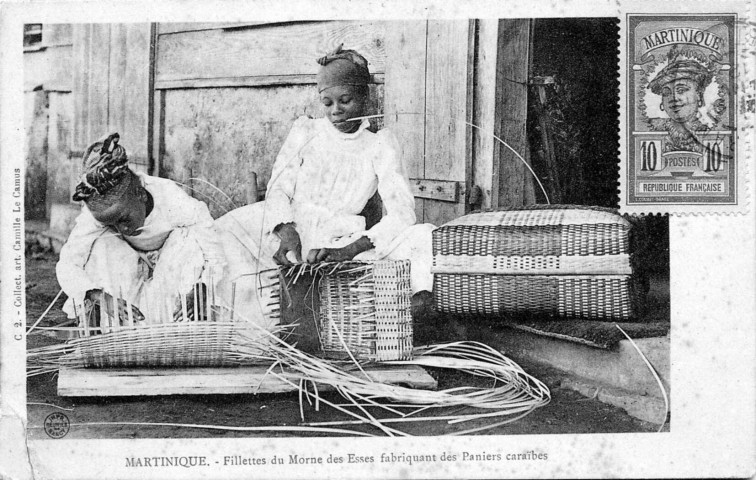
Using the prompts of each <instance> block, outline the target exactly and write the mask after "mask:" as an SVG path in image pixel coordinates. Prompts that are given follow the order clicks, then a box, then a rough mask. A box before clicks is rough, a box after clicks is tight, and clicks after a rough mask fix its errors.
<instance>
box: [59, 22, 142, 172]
mask: <svg viewBox="0 0 756 480" xmlns="http://www.w3.org/2000/svg"><path fill="white" fill-rule="evenodd" d="M73 39H74V44H73V62H74V69H73V83H74V90H73V94H74V137H73V138H74V142H73V147H74V150H77V151H83V150H85V149H86V148H87V146H89V144H91V143H92V142H94V141H96V140H97V139H99V138H101V137H103V136H104V135H106V134H108V133H112V132H118V133H119V134H120V135H121V143H122V144H123V145H124V147H125V148H126V151H127V152H128V155H129V160H130V162H131V163H132V164H133V165H147V164H148V156H147V150H148V149H147V142H148V138H147V137H148V135H147V129H148V116H149V109H148V106H149V103H148V99H149V90H150V85H149V71H150V24H148V23H141V24H79V25H74V26H73Z"/></svg>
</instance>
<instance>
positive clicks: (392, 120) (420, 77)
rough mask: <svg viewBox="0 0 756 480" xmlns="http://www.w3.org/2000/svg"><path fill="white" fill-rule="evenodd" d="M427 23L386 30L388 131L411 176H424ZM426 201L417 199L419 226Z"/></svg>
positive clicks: (400, 24)
mask: <svg viewBox="0 0 756 480" xmlns="http://www.w3.org/2000/svg"><path fill="white" fill-rule="evenodd" d="M427 34H428V22H427V21H424V20H423V21H405V22H392V23H391V24H390V25H389V26H387V28H386V58H388V59H389V61H388V62H387V63H386V84H385V87H386V97H385V114H386V117H385V121H386V127H388V128H390V129H391V130H392V131H393V133H394V135H396V137H397V140H398V141H399V144H400V145H401V146H402V158H403V160H404V166H405V168H406V170H407V173H408V176H409V177H412V178H423V177H424V175H425V61H426V49H425V44H426V37H427ZM424 205H425V202H424V200H423V199H417V198H416V199H415V213H416V215H417V220H418V222H422V221H423V210H424Z"/></svg>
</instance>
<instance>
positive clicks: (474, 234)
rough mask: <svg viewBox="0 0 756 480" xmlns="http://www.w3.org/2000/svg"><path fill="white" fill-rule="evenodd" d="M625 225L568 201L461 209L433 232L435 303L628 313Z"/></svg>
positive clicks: (495, 309)
mask: <svg viewBox="0 0 756 480" xmlns="http://www.w3.org/2000/svg"><path fill="white" fill-rule="evenodd" d="M629 232H630V224H629V223H628V222H627V220H625V219H624V218H622V217H621V216H619V215H617V214H616V213H614V212H613V211H611V210H608V209H601V208H590V207H578V206H568V205H559V206H553V205H551V206H533V207H529V208H526V209H516V210H515V209H512V210H504V211H498V212H485V213H476V214H471V215H466V216H463V217H460V218H458V219H456V220H454V221H452V222H450V223H447V224H445V225H443V226H442V227H440V228H438V229H436V230H435V231H434V232H433V273H434V287H433V292H434V297H435V300H436V303H437V305H438V309H439V310H440V311H443V312H451V313H461V314H500V313H534V314H548V315H552V316H561V317H581V318H591V319H607V320H625V319H628V318H630V317H632V316H633V315H634V308H635V307H634V305H635V304H636V302H637V301H638V299H637V298H636V295H637V294H636V291H635V290H636V289H635V288H633V284H634V282H633V278H632V268H631V265H630V253H629Z"/></svg>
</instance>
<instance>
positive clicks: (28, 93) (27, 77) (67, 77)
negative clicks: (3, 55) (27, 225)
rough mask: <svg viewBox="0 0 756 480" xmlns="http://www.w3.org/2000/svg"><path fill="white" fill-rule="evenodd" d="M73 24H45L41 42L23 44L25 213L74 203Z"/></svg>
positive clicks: (39, 214) (40, 214) (46, 213)
mask: <svg viewBox="0 0 756 480" xmlns="http://www.w3.org/2000/svg"><path fill="white" fill-rule="evenodd" d="M71 32H72V27H71V26H70V25H53V24H49V25H48V24H45V25H43V27H42V42H41V43H39V44H36V45H33V46H29V47H26V48H25V49H24V72H23V74H24V97H25V103H26V109H25V115H24V127H25V131H26V147H27V149H26V152H27V153H26V199H25V200H26V209H25V212H26V217H27V218H28V219H38V220H43V219H49V218H50V212H51V210H52V208H53V205H55V204H68V203H70V193H69V191H70V184H71V183H72V168H71V167H72V162H71V159H70V152H71V133H72V121H73V109H72V93H71V92H72V78H73V75H72V74H73V69H72V68H71V55H72V51H73V44H72V36H71Z"/></svg>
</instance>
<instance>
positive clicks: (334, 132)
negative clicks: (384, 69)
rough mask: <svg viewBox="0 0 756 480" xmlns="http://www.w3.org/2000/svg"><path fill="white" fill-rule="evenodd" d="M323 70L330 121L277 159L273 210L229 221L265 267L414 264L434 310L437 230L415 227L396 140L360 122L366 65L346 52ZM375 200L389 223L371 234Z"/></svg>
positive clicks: (297, 135)
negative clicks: (368, 216)
mask: <svg viewBox="0 0 756 480" xmlns="http://www.w3.org/2000/svg"><path fill="white" fill-rule="evenodd" d="M318 63H319V64H320V65H321V67H320V70H319V73H318V76H317V85H318V91H319V93H320V100H321V103H322V104H323V108H324V111H325V117H323V118H317V119H311V118H308V117H300V118H299V119H297V120H296V121H295V122H294V125H293V127H292V129H291V131H290V133H289V135H288V137H287V138H286V141H285V142H284V144H283V147H282V148H281V150H280V153H279V154H278V156H277V158H276V161H275V164H274V166H273V172H272V174H271V179H270V182H269V183H268V188H267V193H266V200H265V202H261V203H257V204H253V205H250V206H247V207H242V208H240V209H237V210H235V211H233V212H231V213H230V214H227V215H226V216H225V217H224V218H223V219H222V220H223V221H224V222H227V226H228V228H229V229H234V230H236V231H237V234H238V235H240V236H242V235H243V236H244V237H245V238H246V242H247V243H248V244H249V245H254V247H253V248H256V249H257V250H258V251H259V252H260V253H259V261H260V263H261V264H262V266H263V267H269V266H271V265H275V264H278V265H290V264H292V263H298V262H302V261H306V262H309V263H315V262H320V261H347V260H352V259H354V260H379V259H409V260H410V261H411V284H412V291H413V293H415V294H417V293H418V292H423V293H421V294H420V295H419V296H420V297H423V298H424V300H425V301H428V300H429V299H430V293H429V292H430V290H431V289H432V285H433V276H432V274H431V273H430V268H431V263H432V250H431V248H432V241H431V231H432V230H433V228H434V227H433V225H430V224H422V225H416V224H415V221H416V219H415V202H414V197H413V195H412V192H411V190H410V185H409V180H408V178H407V174H406V172H405V169H404V165H403V164H402V158H401V148H400V146H399V144H398V142H397V141H396V138H395V137H394V135H393V134H391V132H390V131H388V130H385V129H384V130H381V131H379V132H378V133H373V132H371V131H370V130H369V129H368V128H369V127H370V122H369V121H368V120H367V119H361V120H360V119H356V120H355V118H357V117H361V116H363V115H365V110H366V104H367V101H368V97H369V89H368V83H369V82H370V73H369V71H368V67H367V61H366V60H365V58H363V57H362V56H361V55H360V54H358V53H357V52H355V51H352V50H341V48H339V49H337V50H336V51H335V52H334V53H332V54H329V55H326V56H325V57H323V58H320V59H319V60H318ZM376 192H378V194H379V195H380V198H381V200H382V202H383V207H384V209H385V213H384V215H383V216H382V218H381V219H380V221H378V222H377V223H376V224H375V225H367V224H366V221H365V217H363V216H361V215H360V212H362V211H363V209H364V208H365V206H366V204H367V203H368V201H369V200H370V199H371V198H372V197H373V196H374V194H375V193H376ZM415 298H418V296H417V295H416V296H415ZM413 300H414V299H413Z"/></svg>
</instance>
